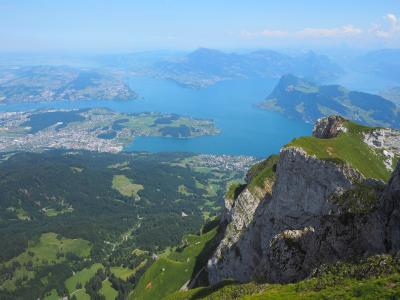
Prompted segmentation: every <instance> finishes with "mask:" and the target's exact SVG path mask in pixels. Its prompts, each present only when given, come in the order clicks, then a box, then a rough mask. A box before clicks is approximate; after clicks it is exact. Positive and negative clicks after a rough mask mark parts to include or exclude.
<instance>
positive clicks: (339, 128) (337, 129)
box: [312, 115, 347, 139]
mask: <svg viewBox="0 0 400 300" xmlns="http://www.w3.org/2000/svg"><path fill="white" fill-rule="evenodd" d="M345 121H346V120H345V119H344V118H343V117H341V116H336V115H333V116H329V117H327V118H321V119H318V121H317V122H316V123H315V125H314V128H313V132H312V134H313V136H315V137H317V138H320V139H330V138H333V137H335V136H337V135H338V134H339V133H341V132H347V128H346V127H345V126H344V123H345Z"/></svg>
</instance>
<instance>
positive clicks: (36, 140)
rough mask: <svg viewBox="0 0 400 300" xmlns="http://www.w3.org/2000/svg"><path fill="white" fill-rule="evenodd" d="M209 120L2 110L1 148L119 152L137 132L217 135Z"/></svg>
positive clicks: (100, 111)
mask: <svg viewBox="0 0 400 300" xmlns="http://www.w3.org/2000/svg"><path fill="white" fill-rule="evenodd" d="M218 133H219V130H218V129H217V128H216V127H215V126H214V123H213V122H212V121H210V120H202V119H194V118H190V117H184V116H178V115H168V114H160V113H139V114H123V113H116V112H113V111H110V110H108V109H85V110H45V111H34V112H4V113H0V151H1V152H7V151H16V150H22V151H42V150H45V149H75V150H90V151H98V152H109V153H117V152H120V151H122V150H123V149H124V146H125V145H127V144H129V143H131V142H132V140H133V139H134V138H135V137H136V136H166V137H181V138H191V137H197V136H203V135H215V134H218Z"/></svg>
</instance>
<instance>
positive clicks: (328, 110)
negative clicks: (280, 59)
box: [259, 74, 400, 128]
mask: <svg viewBox="0 0 400 300" xmlns="http://www.w3.org/2000/svg"><path fill="white" fill-rule="evenodd" d="M259 107H260V108H263V109H268V110H274V111H279V112H281V113H283V114H285V115H286V116H288V117H290V118H298V119H303V120H304V121H306V122H314V121H316V120H317V119H319V118H321V117H323V116H327V115H331V114H339V115H342V116H344V117H346V118H348V119H351V120H353V121H357V122H360V123H362V124H366V125H370V126H387V127H394V128H398V127H399V126H400V112H399V108H398V107H397V106H396V105H395V104H394V103H393V102H391V101H389V100H387V99H385V98H383V97H381V96H378V95H373V94H368V93H363V92H357V91H349V90H347V89H346V88H344V87H342V86H339V85H317V84H315V83H313V82H311V81H307V80H305V79H301V78H299V77H296V76H294V75H290V74H289V75H284V76H282V78H281V79H280V81H279V83H278V84H277V86H276V87H275V89H274V90H273V91H272V93H271V94H270V95H269V96H268V97H267V99H266V100H265V101H264V102H262V103H260V104H259Z"/></svg>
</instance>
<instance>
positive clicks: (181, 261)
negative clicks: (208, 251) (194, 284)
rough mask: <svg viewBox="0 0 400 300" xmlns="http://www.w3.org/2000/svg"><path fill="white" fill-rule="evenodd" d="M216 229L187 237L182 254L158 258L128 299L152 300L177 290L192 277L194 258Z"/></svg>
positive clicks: (211, 237)
mask: <svg viewBox="0 0 400 300" xmlns="http://www.w3.org/2000/svg"><path fill="white" fill-rule="evenodd" d="M216 232H217V229H216V228H214V229H213V230H211V231H209V232H207V233H206V234H203V235H200V236H198V235H188V236H187V237H186V238H185V240H186V242H187V243H188V246H187V247H185V248H184V250H183V251H182V252H171V253H170V254H169V255H167V256H166V257H164V256H163V257H159V258H158V259H157V260H156V261H155V262H154V263H153V264H152V265H151V266H150V268H149V269H147V271H146V272H145V273H144V274H143V276H142V277H141V279H140V281H139V283H138V285H137V286H136V288H135V290H134V291H133V293H132V294H131V295H130V297H129V299H140V300H147V299H148V300H153V299H161V298H162V297H164V296H166V295H168V294H170V293H173V292H174V291H177V290H179V288H181V287H182V286H183V285H184V284H185V283H186V282H187V281H189V280H190V279H191V277H192V273H193V271H194V268H195V264H196V257H197V256H198V255H199V254H200V253H201V252H202V250H203V249H204V247H205V245H206V244H207V242H209V241H211V240H212V239H213V238H214V237H215V235H216Z"/></svg>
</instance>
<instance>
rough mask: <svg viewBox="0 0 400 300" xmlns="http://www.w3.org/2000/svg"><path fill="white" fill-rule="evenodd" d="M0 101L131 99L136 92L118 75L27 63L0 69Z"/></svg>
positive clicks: (135, 96) (136, 96)
mask: <svg viewBox="0 0 400 300" xmlns="http://www.w3.org/2000/svg"><path fill="white" fill-rule="evenodd" d="M1 75H2V76H1V79H0V103H23V102H53V101H65V100H123V101H125V100H132V99H136V98H138V95H137V94H136V93H135V92H134V91H133V90H132V89H131V88H130V87H129V86H128V85H127V84H126V83H125V82H124V80H123V79H122V78H120V76H118V75H115V74H112V73H111V72H102V71H99V70H92V69H87V68H73V67H67V66H31V67H16V68H6V69H2V70H1Z"/></svg>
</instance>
